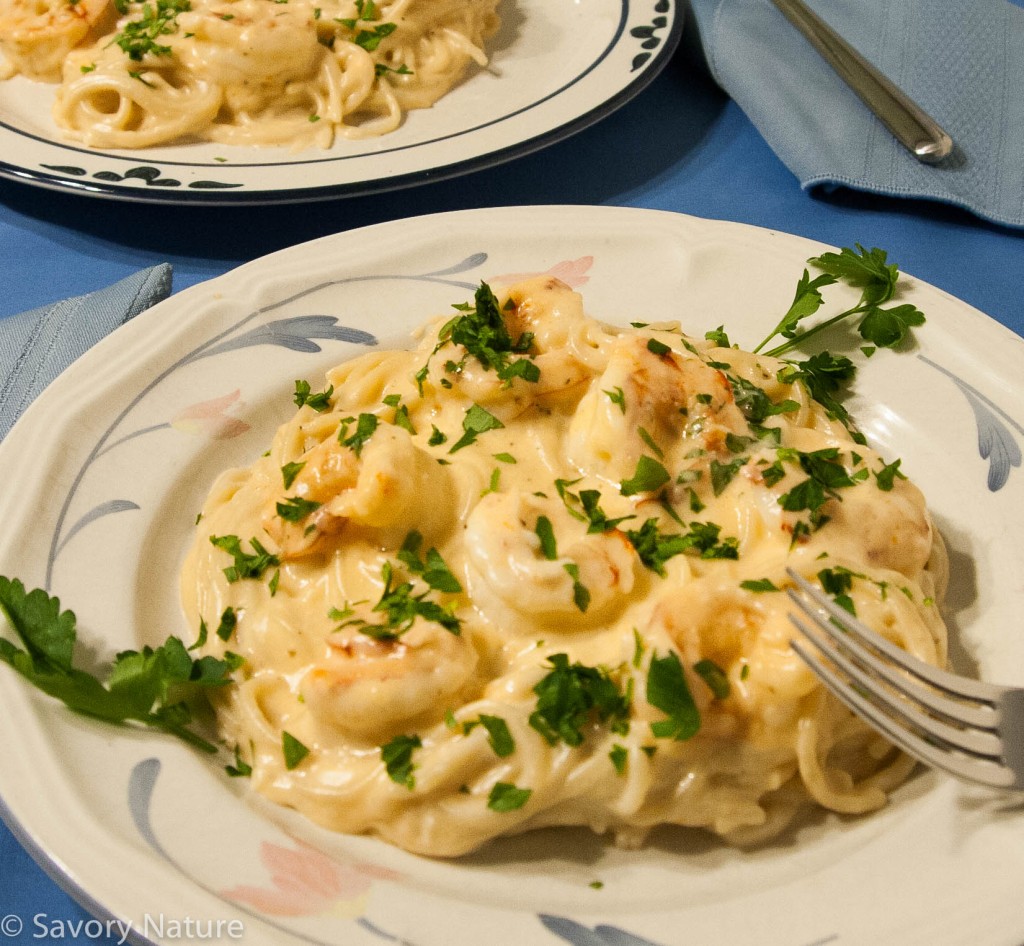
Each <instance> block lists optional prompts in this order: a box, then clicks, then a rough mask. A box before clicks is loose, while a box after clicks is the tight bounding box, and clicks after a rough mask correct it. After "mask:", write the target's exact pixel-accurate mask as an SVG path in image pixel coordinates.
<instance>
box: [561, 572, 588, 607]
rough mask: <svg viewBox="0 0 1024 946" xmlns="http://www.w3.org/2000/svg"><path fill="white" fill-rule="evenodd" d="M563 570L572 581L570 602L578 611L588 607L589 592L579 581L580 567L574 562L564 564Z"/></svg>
mask: <svg viewBox="0 0 1024 946" xmlns="http://www.w3.org/2000/svg"><path fill="white" fill-rule="evenodd" d="M562 568H564V569H565V570H566V572H567V574H568V575H569V577H570V578H571V579H572V600H573V604H575V605H576V607H577V608H579V609H580V611H584V612H585V611H586V610H587V608H589V607H590V590H589V589H588V588H587V586H586V585H584V584H583V583H582V582H581V581H580V567H579V565H577V564H576V563H575V562H566V563H565V564H564V565H563V566H562Z"/></svg>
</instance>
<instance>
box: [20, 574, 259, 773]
mask: <svg viewBox="0 0 1024 946" xmlns="http://www.w3.org/2000/svg"><path fill="white" fill-rule="evenodd" d="M0 610H2V611H3V612H4V614H5V615H6V616H7V619H8V620H9V621H10V624H11V627H12V628H13V629H14V631H15V633H16V634H17V635H18V638H19V639H20V640H21V643H22V646H21V647H19V646H17V645H16V644H14V643H12V642H11V641H9V640H6V639H4V638H0V660H2V661H3V662H4V663H6V664H8V665H9V666H11V667H13V668H14V670H16V671H17V672H18V673H19V674H21V675H22V676H23V677H24V678H25V679H26V680H28V682H29V683H31V684H32V685H33V686H35V687H37V688H38V689H40V690H42V691H43V692H44V693H47V694H48V695H50V696H52V697H54V698H55V699H58V700H60V701H61V702H63V703H64V704H65V705H66V706H67V707H69V708H70V709H72V710H74V711H76V712H78V713H83V714H85V715H86V716H91V717H93V718H95V719H100V720H103V721H105V722H109V723H119V724H127V723H138V724H141V725H143V726H146V727H149V728H151V729H156V730H160V731H162V732H166V733H170V734H171V735H174V736H177V737H178V738H180V739H182V740H184V741H185V742H187V743H189V744H190V745H193V746H196V747H197V748H199V749H202V750H203V751H205V752H210V753H213V752H216V751H217V748H216V746H214V745H213V744H212V743H210V742H208V741H207V740H206V739H204V738H203V737H202V736H200V735H198V734H197V733H196V732H194V731H193V730H192V729H190V728H189V727H190V726H191V725H192V723H193V722H194V719H195V713H194V704H195V700H196V697H198V696H199V695H200V693H201V692H202V691H204V690H207V689H209V688H211V687H219V686H223V685H224V684H226V683H228V682H229V680H230V675H231V673H232V671H234V670H236V669H237V668H238V667H239V666H241V663H242V658H241V657H238V656H237V655H235V654H231V653H230V652H229V653H228V654H226V655H225V657H224V658H223V659H218V658H216V657H212V656H209V655H207V656H204V657H200V658H199V659H197V660H194V659H193V658H192V657H191V656H190V655H189V652H188V649H187V648H186V647H185V645H184V644H183V643H182V642H181V640H180V639H179V638H177V637H174V636H171V637H168V638H167V640H166V641H165V642H164V643H163V644H161V645H160V646H159V647H156V648H154V647H149V646H146V647H143V648H142V650H124V651H121V652H120V653H119V654H117V656H116V657H115V658H114V663H113V665H112V666H111V667H110V668H109V670H108V672H107V674H106V677H105V679H100V678H99V677H97V676H94V675H93V674H91V673H89V672H87V671H85V670H81V669H79V668H78V667H76V666H75V663H74V658H75V647H76V644H77V618H76V617H75V614H74V612H72V611H62V610H61V607H60V601H59V600H58V599H57V598H55V597H52V596H50V595H49V594H47V593H46V592H45V591H43V590H42V589H39V588H37V589H35V590H33V591H26V590H25V586H24V584H22V582H21V581H19V580H18V579H9V578H6V577H3V576H0Z"/></svg>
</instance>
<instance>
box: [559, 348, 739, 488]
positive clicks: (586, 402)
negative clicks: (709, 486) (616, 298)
mask: <svg viewBox="0 0 1024 946" xmlns="http://www.w3.org/2000/svg"><path fill="white" fill-rule="evenodd" d="M649 341H650V339H649V338H647V337H643V336H640V337H637V336H632V335H630V336H623V337H622V338H620V339H618V340H617V341H616V342H615V343H614V344H613V346H612V349H611V353H610V355H609V359H608V365H607V368H606V369H605V371H604V374H602V375H601V377H600V379H599V380H598V381H597V382H595V383H594V384H593V385H592V386H591V388H590V390H589V391H588V392H587V394H586V395H585V396H584V398H583V400H582V401H581V402H580V405H579V409H578V410H577V412H576V415H575V417H574V418H573V420H572V423H571V425H570V428H569V457H570V459H571V460H572V461H573V462H574V463H575V464H576V465H577V466H578V467H579V468H580V469H581V470H583V471H585V472H588V473H593V474H595V475H602V476H605V477H607V478H609V479H611V480H621V479H622V478H623V477H626V476H628V475H629V474H631V473H632V472H633V470H634V469H635V468H636V464H637V460H638V459H639V458H640V456H641V455H642V454H644V453H647V454H650V453H651V452H652V451H655V452H662V453H667V452H668V451H670V450H671V449H672V448H673V447H674V448H675V449H676V451H677V452H679V451H680V450H682V452H683V453H684V454H685V452H687V451H689V450H692V449H694V448H700V449H702V450H705V451H716V450H718V449H720V448H721V446H722V444H723V443H724V441H725V437H726V435H727V434H728V433H730V432H733V433H746V432H747V423H746V421H745V419H744V417H743V414H742V412H741V411H740V410H739V408H738V407H737V406H736V402H735V398H734V396H733V392H732V387H731V385H730V384H729V380H728V379H727V378H726V377H725V375H724V374H723V373H722V372H721V371H720V370H718V369H717V368H712V367H710V366H709V365H707V364H705V363H704V362H703V361H702V360H701V359H700V358H698V357H697V356H695V355H691V354H689V353H680V352H677V351H675V350H670V351H665V352H664V353H662V354H658V353H656V352H655V351H652V350H651V348H650V347H649ZM652 444H653V446H652ZM683 447H685V450H683V449H682V448H683Z"/></svg>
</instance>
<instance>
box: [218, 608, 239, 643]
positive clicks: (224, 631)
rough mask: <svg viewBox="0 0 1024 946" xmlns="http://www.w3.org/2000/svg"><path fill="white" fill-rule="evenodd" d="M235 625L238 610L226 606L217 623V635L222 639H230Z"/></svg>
mask: <svg viewBox="0 0 1024 946" xmlns="http://www.w3.org/2000/svg"><path fill="white" fill-rule="evenodd" d="M237 626H238V612H237V611H235V609H234V608H232V607H227V608H225V609H224V611H223V613H222V614H221V616H220V623H219V624H218V625H217V636H218V637H219V638H220V639H221V640H222V641H227V640H230V639H231V635H232V634H234V633H235V628H236V627H237Z"/></svg>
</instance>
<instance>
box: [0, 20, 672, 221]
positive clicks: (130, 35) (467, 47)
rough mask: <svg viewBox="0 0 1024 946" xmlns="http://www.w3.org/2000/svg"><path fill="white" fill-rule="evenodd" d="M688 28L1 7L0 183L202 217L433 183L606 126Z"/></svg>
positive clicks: (643, 23)
mask: <svg viewBox="0 0 1024 946" xmlns="http://www.w3.org/2000/svg"><path fill="white" fill-rule="evenodd" d="M682 22H683V12H682V11H681V10H680V9H679V7H678V5H677V4H676V3H675V2H672V0H598V2H596V3H594V4H588V5H586V6H585V7H583V6H580V5H578V4H556V5H551V4H541V3H539V2H538V0H447V2H444V3H433V2H425V0H381V2H375V0H330V2H329V3H323V4H321V3H316V2H314V0H289V2H275V0H157V2H156V3H154V4H144V3H141V2H134V0H124V2H116V0H88V2H86V0H81V2H79V3H74V4H69V3H67V0H50V2H47V3H43V4H31V3H26V2H25V0H3V2H2V3H0V154H2V155H3V157H2V159H0V174H2V175H4V176H9V177H14V178H17V179H18V180H22V181H28V182H30V183H36V184H39V185H44V186H48V187H57V188H68V189H72V190H75V191H79V192H83V193H88V194H93V195H98V196H104V197H113V198H118V199H123V200H137V201H148V202H159V201H164V200H170V201H174V202H175V203H183V202H184V203H197V204H199V203H205V204H209V203H214V204H233V203H266V202H290V201H302V200H311V199H319V198H325V197H332V196H344V195H351V194H360V193H371V192H376V191H381V190H387V189H392V188H395V187H401V186H407V185H410V184H415V183H417V182H418V181H420V180H425V179H431V180H436V179H438V178H441V177H449V176H453V175H456V174H461V173H465V172H467V171H471V170H475V169H477V168H480V167H483V166H487V165H489V164H493V163H497V162H500V161H504V160H508V159H510V158H512V157H515V156H517V155H519V154H523V153H525V152H527V151H532V150H536V149H537V148H539V147H542V146H544V145H546V144H549V143H552V142H554V141H556V140H558V139H560V138H562V137H565V136H566V135H569V134H572V133H573V132H575V131H578V130H579V129H581V128H583V127H585V126H586V125H588V124H591V123H592V122H594V121H597V120H598V119H600V118H601V117H602V116H604V115H606V114H608V112H610V111H611V110H613V109H614V108H616V107H618V106H619V105H621V104H622V103H623V102H625V101H627V100H628V99H629V98H631V97H632V96H633V95H635V94H636V93H638V92H639V91H640V90H641V89H643V88H644V87H645V86H646V85H647V83H649V82H650V81H651V79H653V78H654V76H655V75H656V74H657V73H658V71H659V70H660V69H661V68H662V66H663V65H664V64H665V62H666V61H667V59H668V57H669V55H670V54H671V52H672V51H673V50H674V48H675V47H676V45H677V43H678V40H679V36H680V32H681V29H682Z"/></svg>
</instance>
